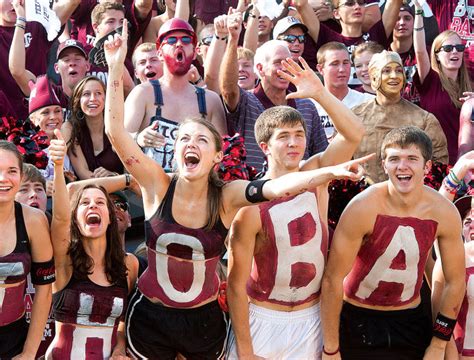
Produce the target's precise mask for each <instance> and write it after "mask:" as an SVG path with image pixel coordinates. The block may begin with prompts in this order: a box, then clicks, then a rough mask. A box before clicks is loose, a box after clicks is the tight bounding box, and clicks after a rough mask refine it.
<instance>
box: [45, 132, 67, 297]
mask: <svg viewBox="0 0 474 360" xmlns="http://www.w3.org/2000/svg"><path fill="white" fill-rule="evenodd" d="M54 133H55V135H56V137H57V139H53V140H51V145H50V146H49V156H50V157H51V159H52V160H53V162H54V180H53V185H54V193H53V219H52V222H51V240H52V243H53V252H54V265H55V266H56V282H55V289H62V288H63V287H64V286H65V285H66V284H67V282H68V281H69V278H70V276H71V274H72V267H71V264H70V259H69V255H68V254H67V252H68V249H69V244H70V241H71V234H70V229H71V207H70V202H69V195H68V192H67V188H66V180H65V178H64V157H65V155H66V142H65V141H64V139H63V138H62V136H61V132H60V131H59V130H54Z"/></svg>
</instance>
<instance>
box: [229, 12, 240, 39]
mask: <svg viewBox="0 0 474 360" xmlns="http://www.w3.org/2000/svg"><path fill="white" fill-rule="evenodd" d="M227 29H228V30H229V35H230V37H231V38H233V39H238V38H239V36H240V32H241V30H242V13H240V12H237V11H234V9H232V8H229V13H228V14H227Z"/></svg>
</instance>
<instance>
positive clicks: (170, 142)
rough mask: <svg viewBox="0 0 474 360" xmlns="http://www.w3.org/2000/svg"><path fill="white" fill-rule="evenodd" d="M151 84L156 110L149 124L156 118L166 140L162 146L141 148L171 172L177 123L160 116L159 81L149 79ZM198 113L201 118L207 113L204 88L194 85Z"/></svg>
mask: <svg viewBox="0 0 474 360" xmlns="http://www.w3.org/2000/svg"><path fill="white" fill-rule="evenodd" d="M150 83H151V85H152V86H153V94H154V96H155V106H156V112H155V115H154V116H152V117H151V119H150V125H151V124H152V123H153V122H154V121H156V120H158V127H157V129H156V131H158V132H159V133H160V134H161V135H163V136H164V138H165V140H166V142H165V144H164V145H163V146H162V147H159V148H151V147H145V148H144V149H143V151H144V153H145V154H146V155H147V156H148V157H151V158H152V159H154V160H155V161H156V162H157V163H158V164H160V165H161V167H162V168H163V169H164V170H165V171H166V172H171V171H172V170H173V165H172V161H173V156H174V142H175V140H176V136H177V135H178V128H179V123H178V122H176V121H174V120H169V119H166V118H164V117H163V116H161V107H162V106H163V105H164V102H163V93H162V91H161V86H160V82H159V81H158V80H150ZM194 88H195V91H196V96H197V101H198V107H199V113H200V114H201V116H202V117H203V118H205V117H206V115H207V108H206V90H204V89H203V88H200V87H198V86H195V87H194Z"/></svg>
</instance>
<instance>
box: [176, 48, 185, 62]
mask: <svg viewBox="0 0 474 360" xmlns="http://www.w3.org/2000/svg"><path fill="white" fill-rule="evenodd" d="M175 58H176V61H177V62H183V61H184V52H183V50H182V49H178V50H176V53H175Z"/></svg>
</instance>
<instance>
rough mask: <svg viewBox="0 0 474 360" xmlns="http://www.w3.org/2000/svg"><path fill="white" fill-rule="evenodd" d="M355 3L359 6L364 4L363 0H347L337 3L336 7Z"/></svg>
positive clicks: (349, 5)
mask: <svg viewBox="0 0 474 360" xmlns="http://www.w3.org/2000/svg"><path fill="white" fill-rule="evenodd" d="M355 4H359V5H360V6H364V5H365V0H347V1H346V2H344V3H342V4H339V6H338V8H340V7H341V6H347V7H353V6H355Z"/></svg>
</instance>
